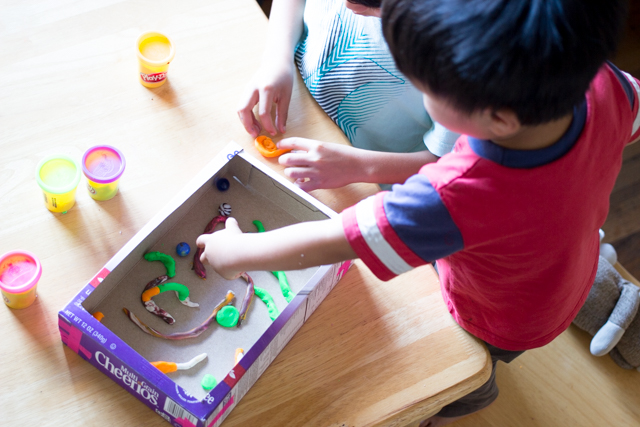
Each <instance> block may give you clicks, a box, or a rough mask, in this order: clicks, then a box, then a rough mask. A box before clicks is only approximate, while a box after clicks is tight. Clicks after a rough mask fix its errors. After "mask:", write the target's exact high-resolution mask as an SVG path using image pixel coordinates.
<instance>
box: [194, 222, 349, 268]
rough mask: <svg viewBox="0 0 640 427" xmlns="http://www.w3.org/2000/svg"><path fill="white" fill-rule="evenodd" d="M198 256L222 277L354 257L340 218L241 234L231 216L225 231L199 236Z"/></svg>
mask: <svg viewBox="0 0 640 427" xmlns="http://www.w3.org/2000/svg"><path fill="white" fill-rule="evenodd" d="M196 243H197V245H198V247H201V248H204V251H203V253H202V256H201V258H200V259H201V260H202V262H204V261H205V260H206V261H207V262H208V263H209V264H211V266H212V267H213V268H214V269H215V270H216V272H218V274H220V275H221V276H222V277H224V278H225V279H229V280H231V279H235V278H237V277H239V275H240V273H242V272H243V271H284V270H300V269H303V268H307V267H313V266H317V265H326V264H333V263H336V262H341V261H344V260H347V259H353V258H356V254H355V252H354V251H353V249H352V248H351V246H350V245H349V242H348V241H347V238H346V237H345V235H344V231H343V227H342V221H341V218H340V217H338V218H334V219H329V220H324V221H312V222H303V223H300V224H294V225H290V226H288V227H283V228H279V229H277V230H273V231H268V232H265V233H242V231H241V230H240V228H239V227H238V222H237V221H236V220H235V219H234V218H229V219H227V221H226V226H225V229H224V230H220V231H217V232H215V233H213V234H203V235H201V236H200V237H198V240H197V242H196Z"/></svg>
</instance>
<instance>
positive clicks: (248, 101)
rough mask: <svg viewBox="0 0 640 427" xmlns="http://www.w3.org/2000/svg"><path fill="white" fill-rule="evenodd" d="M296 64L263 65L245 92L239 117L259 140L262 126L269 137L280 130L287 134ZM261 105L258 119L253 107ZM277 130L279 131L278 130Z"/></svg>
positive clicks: (248, 130) (239, 108) (273, 63)
mask: <svg viewBox="0 0 640 427" xmlns="http://www.w3.org/2000/svg"><path fill="white" fill-rule="evenodd" d="M293 67H294V66H293V62H291V64H289V63H282V64H277V63H276V61H273V62H270V63H267V64H263V65H262V66H261V67H260V68H259V69H258V71H257V72H256V73H255V74H254V76H253V78H252V79H251V82H250V83H249V86H248V87H247V89H246V91H245V95H244V97H243V100H242V102H241V103H240V106H239V107H238V117H240V121H241V122H242V125H243V126H244V128H245V129H246V131H247V132H248V133H249V134H250V135H251V136H252V137H254V138H256V137H257V136H258V135H259V134H260V131H261V130H262V127H261V125H260V124H261V123H262V126H264V130H265V131H267V132H268V133H269V134H271V135H272V136H273V135H276V134H277V133H278V131H280V132H281V133H285V131H286V124H287V114H288V112H289V103H290V102H291V92H292V90H293V74H294V70H293ZM256 104H259V105H258V117H260V120H258V119H257V118H256V116H255V115H254V114H253V107H255V106H256ZM273 104H276V123H275V126H274V124H273V120H272V119H271V108H272V107H273ZM276 128H277V129H276Z"/></svg>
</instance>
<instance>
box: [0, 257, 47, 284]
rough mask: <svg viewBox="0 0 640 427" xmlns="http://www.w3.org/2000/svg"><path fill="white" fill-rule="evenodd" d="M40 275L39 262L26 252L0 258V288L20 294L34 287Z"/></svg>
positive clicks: (40, 267)
mask: <svg viewBox="0 0 640 427" xmlns="http://www.w3.org/2000/svg"><path fill="white" fill-rule="evenodd" d="M41 275H42V266H41V265H40V260H38V258H37V257H36V256H35V255H34V254H32V253H31V252H28V251H11V252H7V253H6V254H4V255H2V256H0V288H2V290H3V291H5V292H10V293H12V294H21V293H23V292H27V291H28V290H29V289H31V288H32V287H34V286H35V285H36V284H37V283H38V280H40V276H41Z"/></svg>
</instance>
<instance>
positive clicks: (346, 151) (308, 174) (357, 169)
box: [277, 138, 363, 191]
mask: <svg viewBox="0 0 640 427" xmlns="http://www.w3.org/2000/svg"><path fill="white" fill-rule="evenodd" d="M277 145H278V148H281V149H287V150H288V149H292V150H294V151H293V152H291V153H287V154H283V155H282V156H280V158H279V159H278V162H279V163H280V164H281V165H283V166H286V169H285V170H284V174H285V175H286V176H288V177H289V178H294V179H295V180H296V181H295V183H296V185H297V186H298V187H300V188H301V189H302V190H304V191H312V190H317V189H319V188H338V187H343V186H345V185H347V184H351V183H353V182H358V179H357V178H358V175H359V174H360V173H361V172H362V168H361V166H359V163H358V159H359V156H358V153H359V152H360V151H363V150H358V149H357V148H354V147H350V146H348V145H342V144H335V143H331V142H321V141H315V140H312V139H305V138H286V139H283V140H282V141H280V142H278V144H277Z"/></svg>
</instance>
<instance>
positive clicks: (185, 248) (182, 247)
mask: <svg viewBox="0 0 640 427" xmlns="http://www.w3.org/2000/svg"><path fill="white" fill-rule="evenodd" d="M189 252H191V248H190V247H189V244H188V243H185V242H180V243H178V246H176V253H177V254H178V255H179V256H187V255H189Z"/></svg>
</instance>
